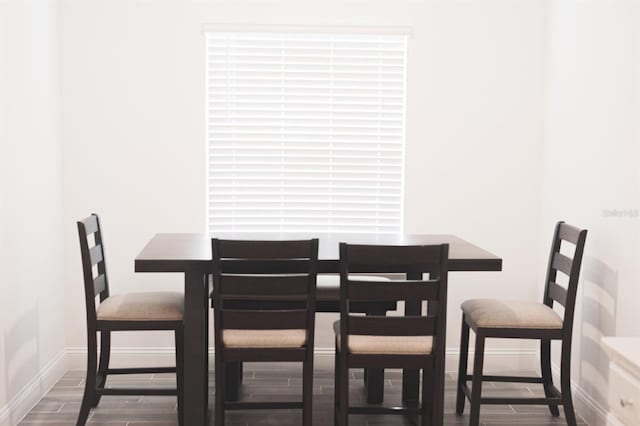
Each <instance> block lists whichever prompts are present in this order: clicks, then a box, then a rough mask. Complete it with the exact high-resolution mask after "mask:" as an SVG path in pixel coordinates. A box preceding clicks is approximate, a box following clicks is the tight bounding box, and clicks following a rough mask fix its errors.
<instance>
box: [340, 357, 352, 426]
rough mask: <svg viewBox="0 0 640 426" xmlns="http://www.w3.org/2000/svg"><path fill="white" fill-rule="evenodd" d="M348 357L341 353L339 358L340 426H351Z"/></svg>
mask: <svg viewBox="0 0 640 426" xmlns="http://www.w3.org/2000/svg"><path fill="white" fill-rule="evenodd" d="M345 358H346V357H345V356H344V355H343V354H342V353H341V354H340V356H339V357H338V387H339V392H340V394H339V395H338V425H339V426H348V425H349V366H348V365H347V362H346V361H347V360H346V359H345Z"/></svg>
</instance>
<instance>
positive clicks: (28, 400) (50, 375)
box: [0, 350, 67, 426]
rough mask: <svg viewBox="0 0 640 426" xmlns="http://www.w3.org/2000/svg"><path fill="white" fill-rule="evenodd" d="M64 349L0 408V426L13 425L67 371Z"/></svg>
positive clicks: (18, 421)
mask: <svg viewBox="0 0 640 426" xmlns="http://www.w3.org/2000/svg"><path fill="white" fill-rule="evenodd" d="M66 356H67V354H66V351H64V350H63V351H60V353H58V355H56V356H55V357H54V358H53V360H51V361H50V362H49V363H48V364H47V365H45V366H44V367H43V368H42V370H40V372H39V373H38V374H37V375H36V376H35V377H34V378H33V379H32V380H31V381H30V382H29V383H27V385H26V386H25V387H23V388H22V389H21V390H20V391H19V392H18V393H17V394H16V395H15V396H14V397H13V398H11V399H10V400H9V402H7V404H6V405H5V406H4V407H2V408H1V409H0V426H15V425H17V424H18V423H20V421H21V420H22V419H23V418H24V416H26V415H27V414H28V413H29V411H31V409H32V408H33V407H35V405H36V404H37V403H38V402H39V401H40V400H41V399H42V397H44V396H45V395H46V394H47V392H49V390H51V388H52V387H53V386H54V385H55V384H56V383H57V382H58V380H60V378H61V377H62V376H63V375H64V374H65V373H66V372H67V362H66Z"/></svg>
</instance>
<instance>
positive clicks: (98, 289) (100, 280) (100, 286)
mask: <svg viewBox="0 0 640 426" xmlns="http://www.w3.org/2000/svg"><path fill="white" fill-rule="evenodd" d="M106 289H107V281H106V279H105V276H104V274H100V275H98V276H97V277H95V278H94V279H93V294H94V297H95V296H97V295H99V294H100V293H102V292H103V291H105V290H106Z"/></svg>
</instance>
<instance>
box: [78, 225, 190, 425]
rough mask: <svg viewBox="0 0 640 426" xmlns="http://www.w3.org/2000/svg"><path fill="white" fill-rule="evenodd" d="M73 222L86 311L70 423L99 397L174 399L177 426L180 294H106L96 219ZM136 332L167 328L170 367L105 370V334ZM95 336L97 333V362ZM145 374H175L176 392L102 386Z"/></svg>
mask: <svg viewBox="0 0 640 426" xmlns="http://www.w3.org/2000/svg"><path fill="white" fill-rule="evenodd" d="M77 224H78V236H79V238H80V253H81V255H82V271H83V275H84V291H85V301H86V310H87V377H86V383H85V388H84V395H83V397H82V405H81V407H80V413H79V414H78V420H77V422H76V424H77V425H84V424H85V423H86V421H87V417H88V416H89V411H90V410H91V407H95V406H97V405H98V402H100V398H101V396H102V395H176V396H177V399H178V423H179V424H180V425H182V418H183V416H182V406H183V404H182V395H183V392H182V386H183V381H182V377H183V375H182V372H183V365H182V359H183V337H182V335H183V333H182V317H183V313H184V297H183V295H182V294H180V293H170V292H153V293H129V294H122V295H111V294H110V292H109V280H108V277H107V268H106V261H105V255H104V243H103V237H102V231H101V229H100V219H99V218H98V215H96V214H92V215H91V216H89V217H87V218H86V219H83V220H81V221H79V222H78V223H77ZM91 235H93V238H90V236H91ZM90 240H93V242H90ZM96 297H99V300H100V303H99V304H96ZM142 330H171V331H173V332H174V334H175V342H176V367H152V368H109V355H110V349H111V332H112V331H142ZM98 332H100V361H99V364H98V348H97V333H98ZM146 373H176V388H175V389H167V388H161V389H157V388H156V389H151V388H110V387H106V381H107V377H108V376H109V375H110V374H146Z"/></svg>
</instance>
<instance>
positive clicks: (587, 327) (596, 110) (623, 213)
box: [543, 0, 640, 424]
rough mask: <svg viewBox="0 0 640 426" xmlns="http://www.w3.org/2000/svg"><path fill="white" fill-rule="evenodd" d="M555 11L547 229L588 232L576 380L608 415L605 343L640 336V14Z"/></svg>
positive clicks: (620, 7) (600, 9) (566, 7)
mask: <svg viewBox="0 0 640 426" xmlns="http://www.w3.org/2000/svg"><path fill="white" fill-rule="evenodd" d="M550 5H551V7H550V10H549V62H548V65H549V66H548V101H547V108H546V129H545V145H544V167H545V171H544V182H545V184H544V204H543V208H544V215H543V228H544V229H545V230H546V229H550V228H551V226H552V225H553V222H554V221H555V220H556V219H558V218H564V219H565V220H567V221H568V222H571V223H575V224H576V225H578V226H581V227H585V228H588V229H589V235H588V236H587V245H586V249H585V259H584V263H583V274H582V276H583V280H581V283H580V286H581V287H580V289H579V301H580V302H581V303H580V305H579V306H578V308H577V311H576V329H575V332H574V341H575V349H574V352H573V355H574V360H573V366H574V369H573V371H572V373H573V374H572V376H573V379H574V381H575V383H576V385H578V386H579V394H582V395H583V396H584V395H589V397H588V398H587V399H588V401H589V402H591V403H592V404H594V405H599V406H600V408H602V407H606V395H607V381H608V368H607V363H608V361H607V357H606V355H605V354H604V353H603V352H602V349H601V347H600V345H599V338H600V336H601V335H618V336H637V335H639V334H640V313H639V312H638V304H637V300H638V297H639V296H640V286H639V282H638V280H639V277H640V262H638V253H639V252H640V217H638V214H639V213H638V212H639V210H640V167H639V164H640V163H639V160H640V136H639V135H640V133H639V130H640V127H639V126H640V50H639V49H640V27H638V25H637V23H638V22H640V9H639V5H638V2H636V1H633V0H612V1H597V0H588V1H585V0H572V1H564V2H551V3H550ZM579 396H580V395H579ZM592 408H593V407H592ZM582 411H583V413H588V412H590V411H591V410H587V411H585V410H582ZM587 420H591V421H592V422H593V423H590V424H597V422H598V421H601V419H596V418H593V419H587Z"/></svg>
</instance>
